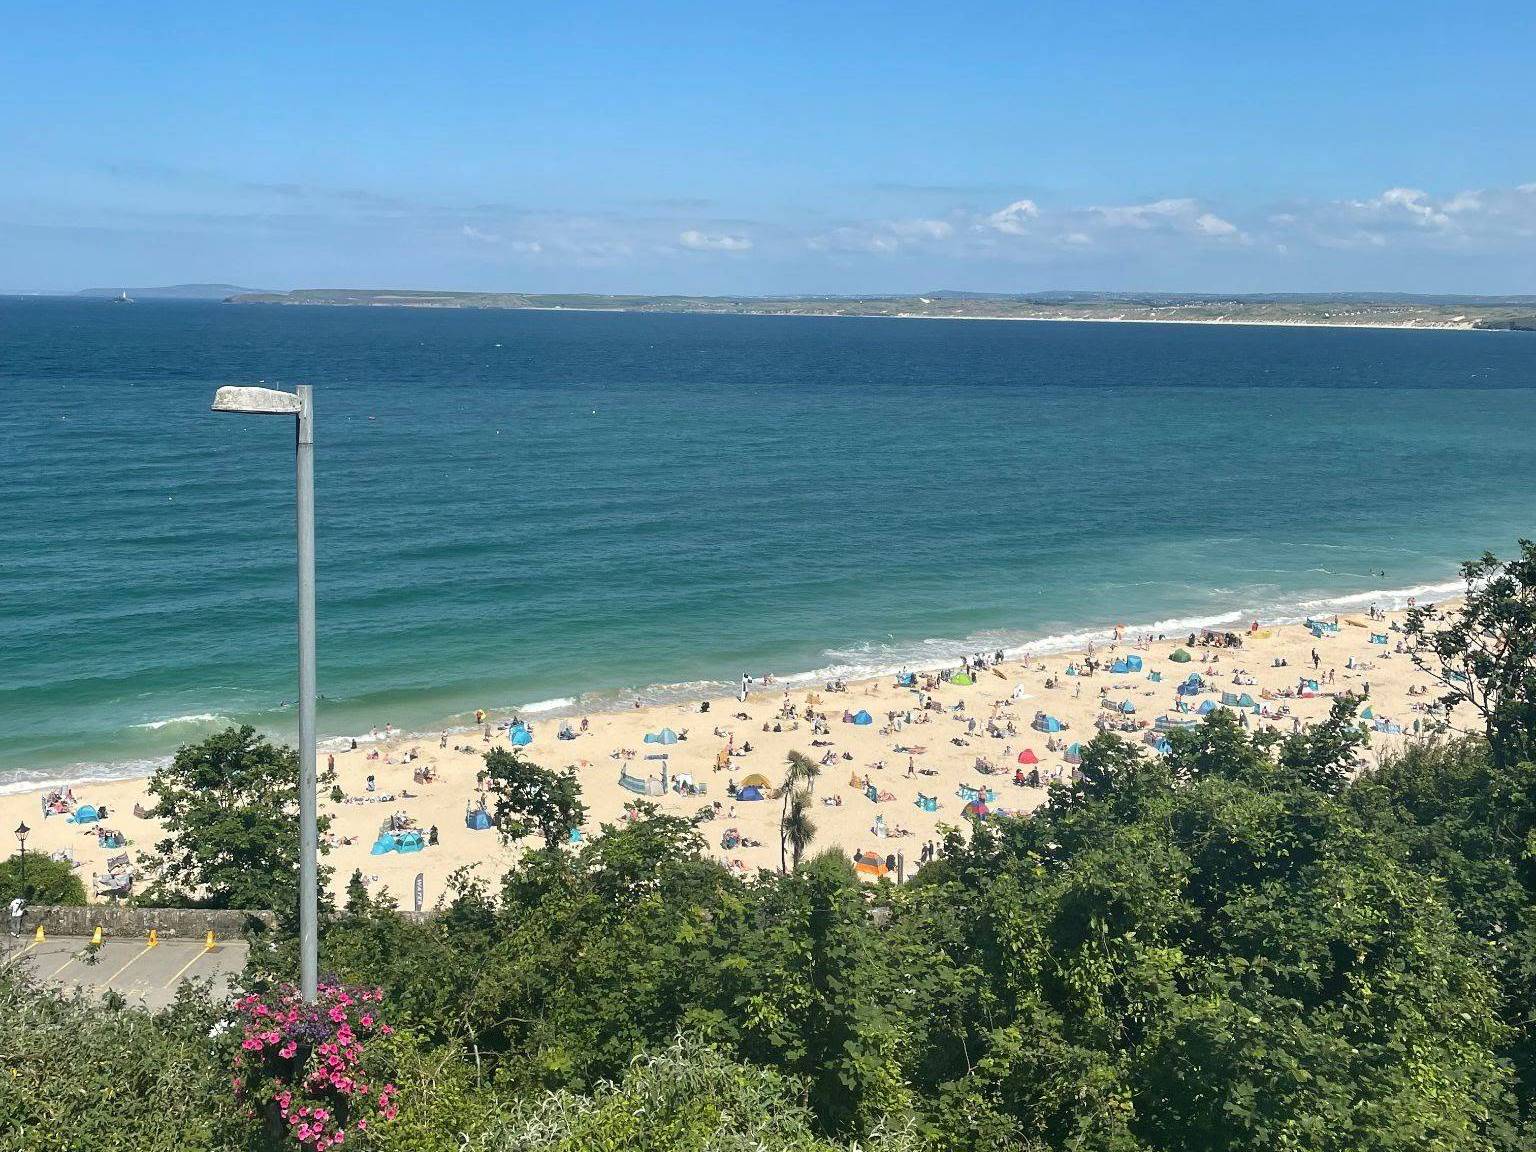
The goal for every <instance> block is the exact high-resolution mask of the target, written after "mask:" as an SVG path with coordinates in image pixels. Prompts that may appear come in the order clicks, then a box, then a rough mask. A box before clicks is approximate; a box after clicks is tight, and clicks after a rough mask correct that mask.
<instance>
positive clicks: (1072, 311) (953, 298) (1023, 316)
mask: <svg viewBox="0 0 1536 1152" xmlns="http://www.w3.org/2000/svg"><path fill="white" fill-rule="evenodd" d="M225 299H227V300H228V301H229V302H230V303H233V304H306V305H321V306H331V307H370V308H381V307H382V308H480V309H535V310H545V311H550V310H572V311H600V312H695V313H707V314H716V315H733V316H886V317H911V318H921V319H953V320H1096V321H1106V322H1114V321H1119V322H1141V323H1184V324H1280V325H1318V326H1333V327H1351V328H1448V329H1485V330H1487V329H1505V330H1509V329H1514V330H1524V331H1536V296H1417V295H1409V294H1405V293H1353V292H1348V293H1324V294H1290V293H1273V294H1262V295H1230V296H1229V295H1215V294H1197V295H1182V294H1173V293H1160V292H1041V293H1031V294H1022V295H1003V294H989V293H982V292H955V291H936V292H929V293H924V294H921V295H912V296H601V295H586V294H567V295H560V294H544V293H526V292H439V291H430V290H413V289H363V288H303V289H298V290H296V291H292V292H244V291H242V292H237V293H231V294H230V295H228V296H227V297H225Z"/></svg>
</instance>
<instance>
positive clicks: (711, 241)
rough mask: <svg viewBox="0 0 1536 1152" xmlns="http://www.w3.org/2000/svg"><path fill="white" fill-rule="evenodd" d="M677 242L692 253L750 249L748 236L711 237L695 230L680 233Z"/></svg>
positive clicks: (690, 229) (750, 243)
mask: <svg viewBox="0 0 1536 1152" xmlns="http://www.w3.org/2000/svg"><path fill="white" fill-rule="evenodd" d="M677 242H678V243H679V244H681V245H682V246H683V247H684V248H687V249H689V250H690V251H693V252H745V251H747V250H748V249H750V248H751V247H752V240H751V238H750V237H748V236H726V235H719V236H711V235H708V234H707V233H704V232H700V231H699V230H698V229H696V228H689V229H688V230H687V231H686V232H683V233H681V234H680V235H679V236H678V238H677Z"/></svg>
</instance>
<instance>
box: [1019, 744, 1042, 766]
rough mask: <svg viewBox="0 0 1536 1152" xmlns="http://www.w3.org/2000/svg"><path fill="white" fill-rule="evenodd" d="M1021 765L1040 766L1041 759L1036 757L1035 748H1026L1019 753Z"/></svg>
mask: <svg viewBox="0 0 1536 1152" xmlns="http://www.w3.org/2000/svg"><path fill="white" fill-rule="evenodd" d="M1019 763H1020V764H1038V763H1040V757H1038V756H1036V755H1035V750H1034V749H1033V748H1026V749H1024V751H1022V752H1020V753H1019Z"/></svg>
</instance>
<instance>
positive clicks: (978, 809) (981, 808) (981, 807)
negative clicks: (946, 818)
mask: <svg viewBox="0 0 1536 1152" xmlns="http://www.w3.org/2000/svg"><path fill="white" fill-rule="evenodd" d="M960 815H962V816H966V817H969V818H971V819H973V820H985V819H986V818H987V806H986V805H985V804H983V803H982V802H981V801H980V800H972V801H971V802H970V803H969V804H967V805H966V806H965V807H964V808H962V809H960Z"/></svg>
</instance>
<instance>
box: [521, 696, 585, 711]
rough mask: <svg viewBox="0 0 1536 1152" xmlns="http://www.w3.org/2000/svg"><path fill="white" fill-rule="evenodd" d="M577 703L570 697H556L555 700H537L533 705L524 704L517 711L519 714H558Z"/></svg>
mask: <svg viewBox="0 0 1536 1152" xmlns="http://www.w3.org/2000/svg"><path fill="white" fill-rule="evenodd" d="M575 703H576V701H575V700H573V699H572V698H571V697H569V696H556V697H555V698H554V699H553V700H535V701H534V702H533V703H532V704H524V705H523V706H522V707H521V708H519V709H517V711H519V712H533V713H538V712H556V711H558V710H560V709H561V708H570V707H572V706H573V705H574V704H575Z"/></svg>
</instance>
